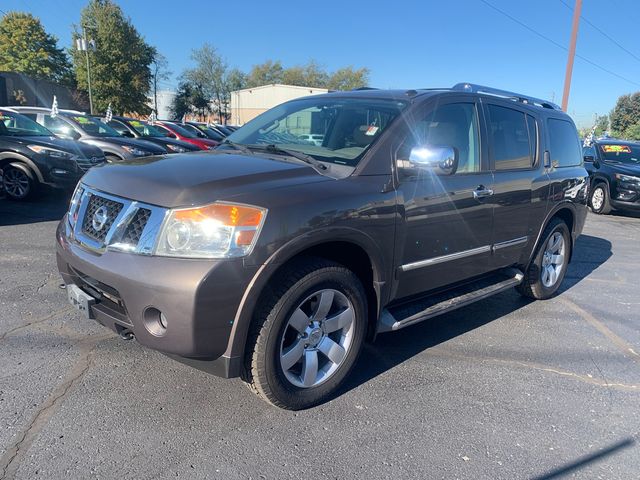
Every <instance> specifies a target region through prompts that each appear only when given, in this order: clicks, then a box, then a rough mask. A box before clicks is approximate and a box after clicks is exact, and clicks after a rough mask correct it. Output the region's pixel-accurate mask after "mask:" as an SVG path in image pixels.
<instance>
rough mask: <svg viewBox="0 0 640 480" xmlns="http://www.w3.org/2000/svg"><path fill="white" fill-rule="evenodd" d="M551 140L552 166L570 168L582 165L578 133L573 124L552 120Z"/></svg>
mask: <svg viewBox="0 0 640 480" xmlns="http://www.w3.org/2000/svg"><path fill="white" fill-rule="evenodd" d="M547 124H548V125H549V139H550V153H551V165H553V166H554V167H570V166H574V165H580V164H581V163H582V154H581V148H580V141H579V140H578V132H577V131H576V127H574V126H573V124H572V123H571V122H567V121H566V120H558V119H555V118H550V119H549V120H548V123H547Z"/></svg>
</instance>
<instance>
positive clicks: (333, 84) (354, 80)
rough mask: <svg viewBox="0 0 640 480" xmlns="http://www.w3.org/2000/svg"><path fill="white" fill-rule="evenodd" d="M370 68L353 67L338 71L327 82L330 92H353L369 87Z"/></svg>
mask: <svg viewBox="0 0 640 480" xmlns="http://www.w3.org/2000/svg"><path fill="white" fill-rule="evenodd" d="M369 73H370V70H369V69H368V68H358V69H357V70H356V69H354V68H353V67H352V66H348V67H343V68H340V69H338V70H336V71H335V72H334V73H333V74H332V75H331V77H330V78H329V80H328V82H327V88H328V89H329V90H353V89H354V88H362V87H367V86H368V85H369Z"/></svg>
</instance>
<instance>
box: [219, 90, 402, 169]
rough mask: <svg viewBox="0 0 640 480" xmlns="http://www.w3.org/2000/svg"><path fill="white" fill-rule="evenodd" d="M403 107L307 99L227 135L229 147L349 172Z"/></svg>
mask: <svg viewBox="0 0 640 480" xmlns="http://www.w3.org/2000/svg"><path fill="white" fill-rule="evenodd" d="M406 105H407V103H406V102H403V101H397V100H377V99H365V98H331V97H324V96H323V97H307V98H304V99H300V100H294V101H291V102H288V103H285V104H282V105H279V106H277V107H274V108H272V109H271V110H268V111H266V112H265V113H263V114H262V115H260V116H258V117H257V118H255V119H253V120H252V121H250V122H249V123H247V124H246V125H244V126H243V127H242V128H241V129H239V130H237V131H235V132H234V133H232V134H231V135H230V136H229V141H231V142H233V143H237V144H244V145H256V144H263V145H275V146H276V147H279V148H285V149H288V150H295V151H298V152H302V153H305V154H306V155H310V156H312V157H313V158H315V159H316V160H320V161H323V162H331V163H336V164H339V165H347V166H351V167H355V166H356V165H357V164H358V162H359V161H360V158H361V157H362V155H363V154H364V152H365V151H366V150H367V148H368V147H369V145H371V144H372V143H373V142H374V141H375V140H376V139H377V138H378V137H380V135H381V133H382V132H383V131H384V130H385V129H386V128H387V127H388V126H389V125H390V124H391V122H392V121H393V120H394V119H395V118H396V117H397V116H398V114H399V113H400V112H401V111H402V109H403V108H405V107H406Z"/></svg>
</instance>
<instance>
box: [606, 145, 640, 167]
mask: <svg viewBox="0 0 640 480" xmlns="http://www.w3.org/2000/svg"><path fill="white" fill-rule="evenodd" d="M600 151H601V152H602V157H603V158H604V160H605V161H606V162H617V163H627V164H631V165H638V164H640V145H635V144H632V143H629V144H626V145H620V144H618V145H606V144H604V145H600Z"/></svg>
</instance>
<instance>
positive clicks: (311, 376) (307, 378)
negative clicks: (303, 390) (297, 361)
mask: <svg viewBox="0 0 640 480" xmlns="http://www.w3.org/2000/svg"><path fill="white" fill-rule="evenodd" d="M317 376H318V352H317V350H307V351H306V352H304V360H303V362H302V384H303V385H304V386H305V387H310V386H311V385H313V384H314V383H315V381H316V377H317Z"/></svg>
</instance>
